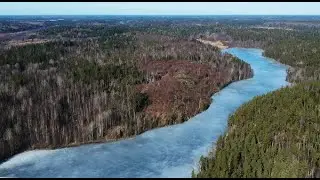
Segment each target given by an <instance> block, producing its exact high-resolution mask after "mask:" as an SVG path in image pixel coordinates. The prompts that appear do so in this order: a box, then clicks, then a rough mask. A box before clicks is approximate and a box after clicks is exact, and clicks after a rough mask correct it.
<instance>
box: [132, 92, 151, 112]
mask: <svg viewBox="0 0 320 180" xmlns="http://www.w3.org/2000/svg"><path fill="white" fill-rule="evenodd" d="M149 104H150V101H149V99H148V95H147V94H146V93H137V95H136V96H135V111H136V112H140V111H142V110H143V108H144V107H146V106H148V105H149Z"/></svg>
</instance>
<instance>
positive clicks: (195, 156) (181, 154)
mask: <svg viewBox="0 0 320 180" xmlns="http://www.w3.org/2000/svg"><path fill="white" fill-rule="evenodd" d="M224 52H227V53H230V54H232V55H234V56H236V57H238V58H240V59H242V60H244V61H245V62H247V63H249V64H250V65H251V68H252V69H253V71H254V77H253V78H251V79H247V80H241V81H237V82H234V83H231V84H230V85H228V86H227V87H225V88H224V89H222V90H221V91H219V92H218V93H216V94H214V95H213V96H212V99H213V100H212V104H211V105H210V107H209V108H208V109H207V110H206V111H204V112H202V113H200V114H198V115H196V116H194V117H193V118H191V119H190V120H189V121H187V122H185V123H183V124H178V125H173V126H168V127H164V128H158V129H153V130H150V131H147V132H145V133H143V134H141V135H138V136H136V137H135V138H132V139H126V140H121V141H116V142H110V143H101V144H88V145H82V146H78V147H71V148H62V149H56V150H34V151H26V152H24V153H20V154H17V155H16V156H13V157H12V158H11V159H9V160H8V161H6V162H3V163H2V164H0V177H191V171H192V169H193V168H196V167H197V164H198V161H199V158H200V156H201V155H207V154H208V151H209V150H210V149H211V148H212V147H213V145H214V142H216V140H217V139H218V137H219V136H220V135H222V134H223V133H224V131H225V130H226V128H227V120H228V116H229V115H230V114H232V113H233V112H234V111H235V110H236V109H237V108H238V107H239V106H241V105H242V104H243V103H245V102H247V101H249V100H251V99H252V98H253V97H254V96H257V95H262V94H265V93H267V92H270V91H273V90H276V89H279V88H281V87H282V86H286V85H288V84H289V83H287V82H286V81H285V79H286V75H287V73H286V69H287V67H286V66H285V65H282V64H280V63H277V62H276V61H274V60H272V59H269V58H266V57H263V56H262V52H263V51H262V50H261V49H247V48H230V49H225V50H224Z"/></svg>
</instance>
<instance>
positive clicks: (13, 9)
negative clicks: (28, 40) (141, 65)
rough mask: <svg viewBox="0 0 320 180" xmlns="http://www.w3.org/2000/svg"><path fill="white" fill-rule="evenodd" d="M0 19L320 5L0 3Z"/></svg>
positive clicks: (276, 11) (300, 11) (304, 11)
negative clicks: (2, 17) (9, 17)
mask: <svg viewBox="0 0 320 180" xmlns="http://www.w3.org/2000/svg"><path fill="white" fill-rule="evenodd" d="M0 15H320V2H0Z"/></svg>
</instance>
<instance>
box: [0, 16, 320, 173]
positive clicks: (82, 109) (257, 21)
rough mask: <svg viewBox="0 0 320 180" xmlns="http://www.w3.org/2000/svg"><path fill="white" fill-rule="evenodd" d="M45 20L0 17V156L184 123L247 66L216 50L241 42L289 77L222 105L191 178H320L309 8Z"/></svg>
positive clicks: (315, 22) (317, 88)
mask: <svg viewBox="0 0 320 180" xmlns="http://www.w3.org/2000/svg"><path fill="white" fill-rule="evenodd" d="M19 18H20V19H19ZM50 18H52V17H50ZM50 18H46V17H15V18H12V19H11V18H10V17H0V40H1V41H0V78H1V81H0V122H1V126H0V161H1V160H4V159H6V158H9V157H12V156H13V155H15V154H17V153H20V152H23V151H25V150H30V149H39V148H59V147H65V146H75V145H80V144H85V143H94V142H104V141H109V140H117V139H121V138H127V137H131V136H135V135H138V134H141V133H143V132H145V131H147V130H150V129H152V128H157V127H163V126H167V125H171V124H177V123H183V122H184V121H187V120H188V119H189V118H190V117H192V116H194V115H196V114H197V113H199V112H201V111H204V110H205V109H207V108H208V106H209V104H210V103H211V100H210V97H211V96H212V95H213V94H214V93H216V92H218V91H219V90H220V89H221V88H223V87H225V86H226V85H228V84H230V83H231V82H234V81H238V80H242V79H247V78H250V77H252V76H253V74H254V72H253V71H252V70H251V68H250V65H248V64H247V63H245V62H243V61H241V60H240V59H238V58H235V57H233V56H231V55H228V54H222V53H221V52H220V50H221V49H223V48H224V46H226V47H247V48H261V49H263V50H264V56H267V57H270V58H273V59H275V60H277V61H279V62H281V63H283V64H286V65H288V66H290V67H289V69H288V74H287V81H289V82H291V83H292V86H290V87H285V88H282V89H280V90H277V91H274V92H270V93H268V94H266V95H263V96H258V97H255V98H254V99H253V100H252V101H250V102H248V103H246V104H244V105H242V106H241V107H240V108H239V109H238V110H237V111H236V112H235V113H234V114H232V115H230V117H229V119H228V129H227V130H226V132H225V133H224V135H223V136H221V137H220V138H219V140H218V141H217V142H216V144H215V145H214V146H213V147H212V152H211V153H210V154H209V156H207V157H201V159H200V162H199V172H195V171H194V172H192V177H198V178H207V177H210V178H211V177H242V178H249V177H285V178H286V177H299V178H300V177H320V154H319V152H320V151H319V148H320V147H319V146H320V144H319V142H320V139H319V135H320V132H319V131H320V129H319V128H320V125H319V122H320V120H319V119H320V116H319V113H320V112H319V111H320V109H319V108H320V105H319V103H320V83H319V78H320V63H319V58H320V31H319V20H320V19H319V17H313V18H310V17H308V16H306V17H290V16H288V17H281V16H272V17H264V16H245V17H237V16H221V17H215V16H208V17H207V16H203V17H198V16H197V17H187V16H186V17H184V16H177V17H167V16H165V17H160V16H159V17H152V16H142V17H140V16H136V17H131V16H128V17H126V16H101V17H98V16H97V17H63V20H56V21H51V19H50ZM57 18H59V17H57ZM61 18H62V17H61ZM39 19H40V20H41V21H37V20H39ZM36 21H37V22H36ZM200 40H203V41H200ZM204 41H207V42H211V45H210V43H208V44H206V43H202V42H204ZM217 44H218V45H217ZM212 103H214V102H212ZM190 174H191V172H190Z"/></svg>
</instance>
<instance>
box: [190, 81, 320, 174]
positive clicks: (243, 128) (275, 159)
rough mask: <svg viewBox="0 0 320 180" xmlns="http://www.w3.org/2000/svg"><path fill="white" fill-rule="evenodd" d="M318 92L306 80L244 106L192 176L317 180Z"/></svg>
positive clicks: (319, 88)
mask: <svg viewBox="0 0 320 180" xmlns="http://www.w3.org/2000/svg"><path fill="white" fill-rule="evenodd" d="M319 92H320V82H318V81H316V82H304V83H299V84H298V85H295V86H293V87H285V88H282V89H280V90H277V91H275V92H270V93H268V94H266V95H263V96H259V97H255V98H254V99H253V100H251V101H250V102H248V103H246V104H244V105H242V106H241V107H240V108H239V109H238V110H237V111H236V112H235V113H234V114H233V115H231V116H230V118H229V121H228V131H227V132H226V133H225V134H224V135H223V136H221V137H220V138H219V140H218V141H217V143H216V145H215V149H214V151H212V152H211V154H210V155H209V156H208V157H201V159H200V171H199V173H194V172H193V177H198V178H209V177H210V178H213V177H223V178H226V177H229V178H235V177H237V178H253V177H258V178H262V177H263V178H305V177H318V178H319V176H320V169H319V165H320V153H319V152H320V143H319V142H320V121H319V117H320V116H319V115H320V107H319V104H320V93H319Z"/></svg>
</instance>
